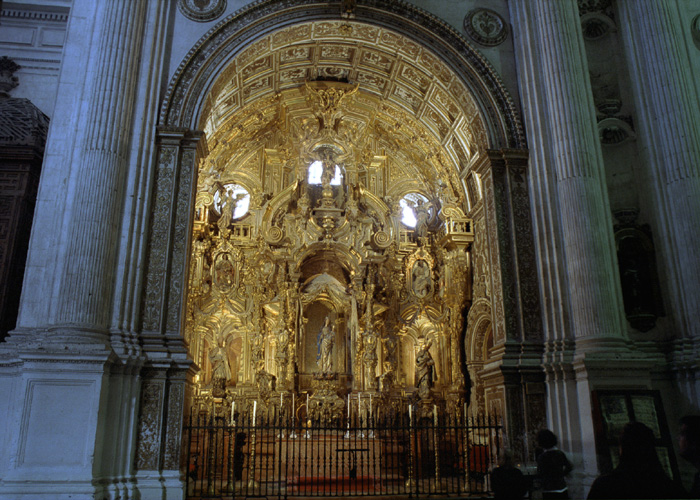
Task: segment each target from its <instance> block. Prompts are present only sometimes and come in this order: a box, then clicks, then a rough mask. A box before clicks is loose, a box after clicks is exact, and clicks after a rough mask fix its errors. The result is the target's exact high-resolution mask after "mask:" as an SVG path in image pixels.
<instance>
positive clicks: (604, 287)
mask: <svg viewBox="0 0 700 500" xmlns="http://www.w3.org/2000/svg"><path fill="white" fill-rule="evenodd" d="M510 9H511V12H512V15H513V20H514V31H521V32H527V33H529V37H530V40H529V41H530V43H531V45H530V52H531V55H529V56H528V58H527V60H523V61H521V62H520V65H521V66H522V68H521V69H522V70H523V73H529V74H530V76H531V78H530V79H528V81H525V82H523V83H522V86H523V89H522V93H523V95H524V96H525V101H526V102H525V104H524V108H525V112H526V114H528V115H530V116H529V121H530V123H531V124H532V123H533V122H535V125H536V126H537V127H539V129H540V133H542V134H546V137H548V138H549V141H548V143H545V144H539V145H535V146H536V147H537V146H539V147H540V148H541V149H542V154H541V156H540V157H539V158H536V160H535V161H533V162H532V163H533V164H532V167H531V168H532V169H533V174H532V175H533V177H534V178H536V179H537V178H547V179H548V182H549V184H550V186H551V188H552V191H551V193H550V194H551V197H550V199H549V203H554V204H556V206H557V208H558V210H557V212H558V213H557V216H556V218H555V223H556V224H557V225H556V226H554V227H552V228H551V231H556V232H558V233H559V234H560V236H561V239H560V241H561V243H562V244H563V249H562V250H563V252H562V251H559V252H557V253H559V255H561V254H562V253H563V257H564V260H563V267H564V270H565V280H564V281H563V283H565V284H566V288H567V290H568V294H569V303H570V310H569V315H570V319H571V321H570V325H571V328H572V329H573V334H574V336H575V338H576V341H577V345H578V348H579V349H586V345H588V340H596V342H593V343H591V345H596V344H598V345H599V342H598V341H599V340H600V339H602V338H608V339H611V340H613V339H620V338H622V337H623V335H624V333H623V332H624V330H625V329H624V327H623V325H624V319H623V316H622V311H623V308H622V301H621V291H620V285H619V279H618V269H617V261H616V256H615V243H614V238H613V229H612V222H611V218H610V208H609V201H608V197H607V188H606V185H605V175H604V168H603V159H602V153H601V149H600V143H599V140H598V137H597V128H596V119H595V114H594V105H593V96H592V93H591V90H590V87H589V85H588V84H587V81H588V69H587V61H586V55H585V47H584V45H583V37H582V35H581V27H580V20H579V15H578V9H577V5H576V2H575V1H574V0H560V1H556V2H551V1H549V0H515V1H513V2H512V4H511V5H510ZM528 96H531V99H530V100H529V101H528ZM532 96H534V97H532ZM538 96H542V97H538ZM528 108H529V109H528ZM543 121H544V123H545V124H546V125H543V124H542V123H543ZM537 122H540V123H537ZM530 140H531V141H535V140H536V138H535V137H534V134H533V137H531V138H530ZM547 149H548V152H549V154H547V153H546V151H547ZM539 208H540V210H542V209H545V210H551V208H550V207H539ZM543 237H544V238H547V239H548V240H549V241H542V244H543V245H545V246H552V247H555V246H556V245H557V242H556V241H555V240H556V238H557V236H556V235H553V234H540V238H543ZM545 286H549V285H545ZM555 307H556V306H555Z"/></svg>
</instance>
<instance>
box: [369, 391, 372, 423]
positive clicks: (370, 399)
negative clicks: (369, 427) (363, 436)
mask: <svg viewBox="0 0 700 500" xmlns="http://www.w3.org/2000/svg"><path fill="white" fill-rule="evenodd" d="M369 418H370V419H371V418H372V393H371V392H370V393H369Z"/></svg>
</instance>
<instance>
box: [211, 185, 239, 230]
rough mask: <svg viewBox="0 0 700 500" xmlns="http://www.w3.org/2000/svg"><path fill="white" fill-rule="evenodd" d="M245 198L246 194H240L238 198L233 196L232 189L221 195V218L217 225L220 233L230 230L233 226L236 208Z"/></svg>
mask: <svg viewBox="0 0 700 500" xmlns="http://www.w3.org/2000/svg"><path fill="white" fill-rule="evenodd" d="M245 196H246V195H245V193H238V194H237V195H236V196H233V190H232V189H227V190H226V191H225V192H224V193H223V194H222V195H221V217H219V221H218V222H217V223H216V225H217V226H219V231H223V230H225V229H228V227H229V226H230V225H231V221H232V220H233V214H234V212H235V211H236V206H237V205H238V202H239V201H241V199H243V198H245Z"/></svg>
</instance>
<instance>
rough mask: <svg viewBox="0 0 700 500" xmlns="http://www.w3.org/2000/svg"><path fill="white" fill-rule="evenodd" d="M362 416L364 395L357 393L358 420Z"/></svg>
mask: <svg viewBox="0 0 700 500" xmlns="http://www.w3.org/2000/svg"><path fill="white" fill-rule="evenodd" d="M361 414H362V393H361V392H358V393H357V418H360V415H361Z"/></svg>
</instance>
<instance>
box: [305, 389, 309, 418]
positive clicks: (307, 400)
mask: <svg viewBox="0 0 700 500" xmlns="http://www.w3.org/2000/svg"><path fill="white" fill-rule="evenodd" d="M306 413H309V393H308V392H307V393H306Z"/></svg>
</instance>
